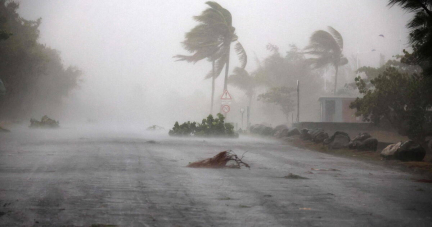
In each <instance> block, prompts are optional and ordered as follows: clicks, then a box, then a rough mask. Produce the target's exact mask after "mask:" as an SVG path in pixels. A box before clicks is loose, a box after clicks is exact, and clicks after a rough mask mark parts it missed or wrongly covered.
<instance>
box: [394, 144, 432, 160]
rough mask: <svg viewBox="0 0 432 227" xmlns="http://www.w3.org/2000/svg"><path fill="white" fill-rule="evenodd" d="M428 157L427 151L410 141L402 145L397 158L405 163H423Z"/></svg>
mask: <svg viewBox="0 0 432 227" xmlns="http://www.w3.org/2000/svg"><path fill="white" fill-rule="evenodd" d="M425 155H426V151H425V149H424V148H423V147H422V146H420V144H418V143H415V142H414V141H412V140H408V141H406V142H405V143H403V144H401V146H400V147H399V149H398V150H397V151H396V154H395V158H396V159H398V160H401V161H404V162H408V161H422V160H423V158H424V157H425Z"/></svg>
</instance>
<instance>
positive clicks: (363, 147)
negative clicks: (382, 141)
mask: <svg viewBox="0 0 432 227" xmlns="http://www.w3.org/2000/svg"><path fill="white" fill-rule="evenodd" d="M357 143H359V144H358V145H357V147H356V149H357V150H359V151H376V150H377V148H378V140H377V139H375V138H367V139H365V140H364V141H361V142H360V141H357Z"/></svg>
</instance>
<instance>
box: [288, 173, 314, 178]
mask: <svg viewBox="0 0 432 227" xmlns="http://www.w3.org/2000/svg"><path fill="white" fill-rule="evenodd" d="M284 178H285V179H309V178H307V177H302V176H299V175H295V174H292V173H290V174H288V175H286V176H284Z"/></svg>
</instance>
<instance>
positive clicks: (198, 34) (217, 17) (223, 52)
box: [174, 2, 247, 112]
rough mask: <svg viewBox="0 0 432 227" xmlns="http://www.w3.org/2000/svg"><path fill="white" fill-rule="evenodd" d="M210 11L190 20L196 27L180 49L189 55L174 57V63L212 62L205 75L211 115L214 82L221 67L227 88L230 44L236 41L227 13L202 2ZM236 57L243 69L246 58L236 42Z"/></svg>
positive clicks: (214, 4) (230, 18) (218, 6)
mask: <svg viewBox="0 0 432 227" xmlns="http://www.w3.org/2000/svg"><path fill="white" fill-rule="evenodd" d="M206 4H207V5H209V6H210V8H207V9H206V10H204V11H203V12H202V13H201V15H199V16H195V17H194V19H195V20H196V21H198V22H199V23H200V24H199V25H197V26H196V27H195V28H193V29H192V30H191V31H190V32H188V33H186V36H185V41H184V42H182V44H183V46H184V48H185V49H186V50H188V51H189V52H191V53H193V55H189V56H187V55H176V56H174V57H176V58H178V61H187V62H193V63H196V62H198V61H200V60H202V59H204V58H207V59H208V60H209V61H211V62H212V70H211V71H210V72H209V73H208V74H207V76H206V79H209V78H212V98H211V99H212V100H211V112H212V108H213V99H214V81H215V78H216V77H218V76H219V75H220V73H221V72H222V69H223V68H224V67H225V81H224V89H226V88H227V78H228V70H229V55H230V47H231V43H232V42H235V41H237V39H238V37H237V35H236V34H235V33H234V31H235V28H234V27H232V17H231V13H230V12H229V11H228V10H226V9H225V8H223V7H221V6H220V5H219V4H218V3H216V2H206ZM235 50H236V53H237V54H238V56H239V60H240V62H241V67H242V68H244V67H246V63H247V55H246V52H245V50H244V48H243V46H242V45H241V44H240V43H239V42H237V44H236V45H235Z"/></svg>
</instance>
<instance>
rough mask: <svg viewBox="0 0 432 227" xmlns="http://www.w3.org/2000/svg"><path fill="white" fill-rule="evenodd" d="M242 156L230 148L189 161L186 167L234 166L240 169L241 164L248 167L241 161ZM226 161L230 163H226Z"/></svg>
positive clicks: (247, 165) (216, 167)
mask: <svg viewBox="0 0 432 227" xmlns="http://www.w3.org/2000/svg"><path fill="white" fill-rule="evenodd" d="M243 156H244V154H243V155H242V157H241V158H239V157H238V156H237V155H236V154H235V153H234V152H233V151H232V150H228V151H222V152H220V153H219V154H217V155H215V156H214V157H212V158H208V159H204V160H201V161H197V162H192V163H189V165H188V166H187V167H191V168H215V169H218V168H234V169H240V168H241V166H244V167H247V168H250V166H249V164H247V163H245V162H243V160H242V159H243ZM228 163H232V164H230V165H227V164H228Z"/></svg>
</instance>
